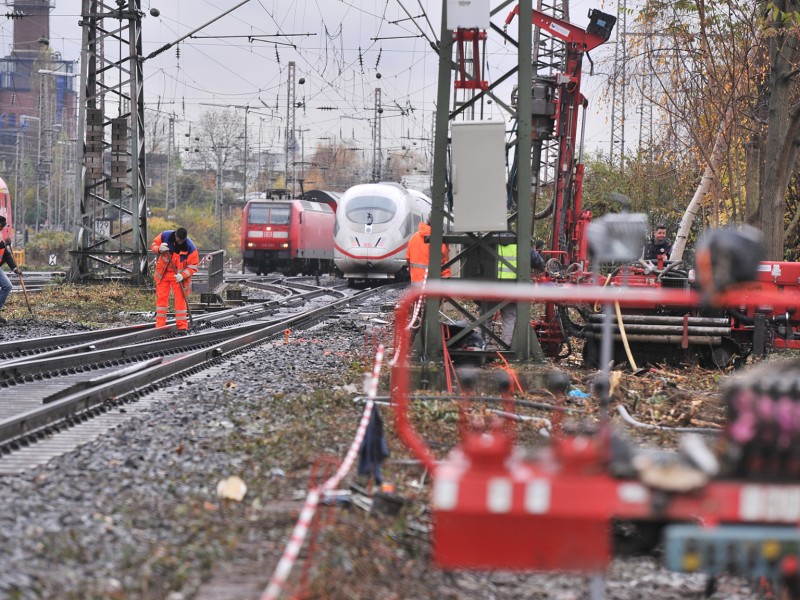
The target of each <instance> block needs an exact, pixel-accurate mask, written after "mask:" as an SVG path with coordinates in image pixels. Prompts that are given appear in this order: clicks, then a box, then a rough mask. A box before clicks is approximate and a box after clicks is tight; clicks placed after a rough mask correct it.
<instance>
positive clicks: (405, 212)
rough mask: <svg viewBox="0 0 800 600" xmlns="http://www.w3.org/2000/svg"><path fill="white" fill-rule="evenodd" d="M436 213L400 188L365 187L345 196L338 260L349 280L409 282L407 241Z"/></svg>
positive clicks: (336, 236)
mask: <svg viewBox="0 0 800 600" xmlns="http://www.w3.org/2000/svg"><path fill="white" fill-rule="evenodd" d="M430 212H431V200H430V198H428V197H427V196H426V195H425V194H423V193H421V192H417V191H416V190H408V189H406V188H404V187H403V186H402V185H400V184H399V183H365V184H361V185H356V186H353V187H351V188H350V189H348V190H347V191H346V192H345V193H344V194H342V197H341V199H340V200H339V206H338V208H337V209H336V223H335V225H334V229H333V260H334V263H335V264H336V267H337V269H338V270H339V271H340V272H341V273H342V274H343V275H344V276H345V278H347V279H350V280H369V279H402V278H405V277H407V276H408V270H407V268H406V247H407V246H408V240H409V238H411V236H412V235H414V233H415V232H416V231H417V229H418V228H419V223H420V221H425V220H427V218H428V215H429V214H430Z"/></svg>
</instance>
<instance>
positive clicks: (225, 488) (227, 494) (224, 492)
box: [217, 475, 247, 502]
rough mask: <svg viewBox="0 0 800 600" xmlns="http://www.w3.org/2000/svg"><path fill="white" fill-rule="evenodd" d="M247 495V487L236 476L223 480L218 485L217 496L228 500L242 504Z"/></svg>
mask: <svg viewBox="0 0 800 600" xmlns="http://www.w3.org/2000/svg"><path fill="white" fill-rule="evenodd" d="M246 493H247V485H246V484H245V482H244V481H242V480H241V478H239V477H237V476H236V475H234V476H232V477H228V478H227V479H222V480H221V481H220V482H219V483H218V484H217V496H219V497H220V498H225V499H226V500H236V502H241V501H242V499H243V498H244V495H245V494H246Z"/></svg>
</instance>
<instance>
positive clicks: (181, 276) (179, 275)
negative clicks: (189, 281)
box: [175, 273, 183, 283]
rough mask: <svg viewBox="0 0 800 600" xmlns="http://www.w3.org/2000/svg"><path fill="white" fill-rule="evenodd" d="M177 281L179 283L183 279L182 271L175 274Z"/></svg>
mask: <svg viewBox="0 0 800 600" xmlns="http://www.w3.org/2000/svg"><path fill="white" fill-rule="evenodd" d="M175 281H177V282H178V283H180V282H181V281H183V275H181V274H180V273H178V274H177V275H175Z"/></svg>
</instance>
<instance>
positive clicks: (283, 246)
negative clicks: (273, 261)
mask: <svg viewBox="0 0 800 600" xmlns="http://www.w3.org/2000/svg"><path fill="white" fill-rule="evenodd" d="M288 247H289V244H281V248H288Z"/></svg>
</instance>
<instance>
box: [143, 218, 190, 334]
mask: <svg viewBox="0 0 800 600" xmlns="http://www.w3.org/2000/svg"><path fill="white" fill-rule="evenodd" d="M162 244H166V245H167V247H168V251H167V252H159V248H160V247H161V245H162ZM150 249H151V250H152V251H153V252H156V253H158V258H157V259H156V268H155V275H154V276H155V280H156V327H166V325H167V308H169V293H170V290H172V295H173V297H174V298H175V323H176V325H177V328H178V331H188V330H189V322H188V321H187V320H186V314H187V312H186V311H187V306H186V296H188V295H189V292H190V291H191V288H192V276H193V275H194V274H195V273H196V272H197V268H198V265H199V264H200V255H199V254H198V252H197V247H196V246H195V245H194V242H192V240H191V239H189V237H187V238H186V241H184V242H183V243H182V244H179V243H178V241H177V239H176V235H175V232H174V231H172V230H167V231H162V232H161V233H160V234H158V235H157V236H156V238H155V239H154V240H153V243H152V244H151V245H150ZM177 275H180V276H181V277H180V279H181V281H180V282H179V281H178V278H177V277H176V276H177ZM181 289H183V292H181Z"/></svg>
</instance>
